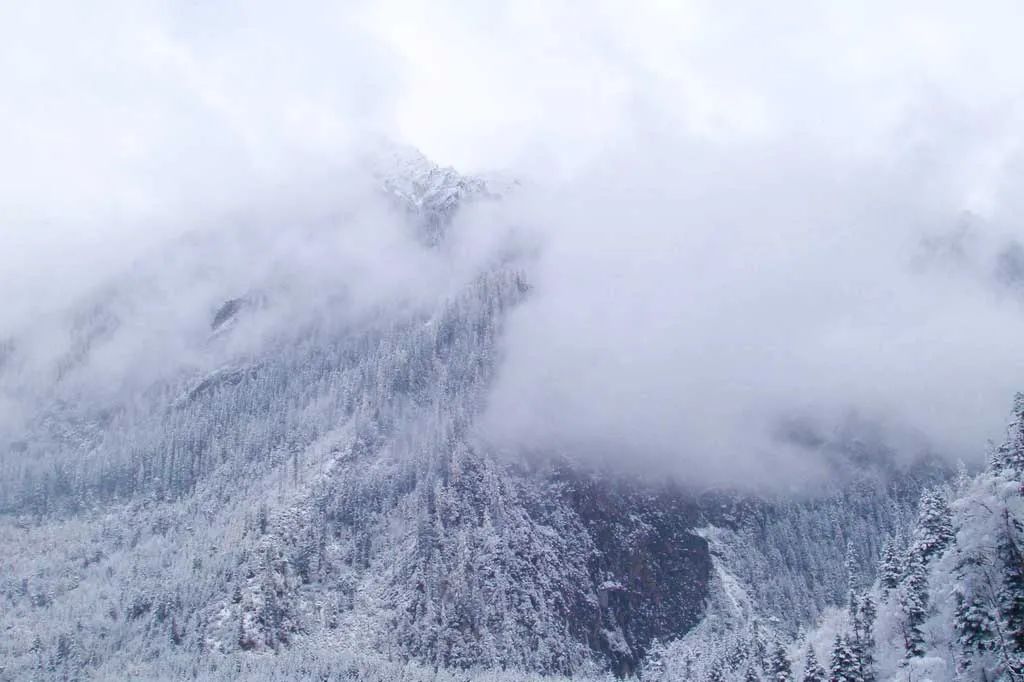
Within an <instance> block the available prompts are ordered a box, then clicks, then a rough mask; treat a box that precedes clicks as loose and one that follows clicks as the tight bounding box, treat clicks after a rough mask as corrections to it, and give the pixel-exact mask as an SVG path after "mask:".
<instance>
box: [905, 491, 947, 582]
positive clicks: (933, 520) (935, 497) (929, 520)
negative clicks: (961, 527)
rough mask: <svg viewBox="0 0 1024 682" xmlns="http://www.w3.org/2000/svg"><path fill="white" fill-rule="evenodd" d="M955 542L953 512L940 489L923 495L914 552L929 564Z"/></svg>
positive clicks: (925, 492)
mask: <svg viewBox="0 0 1024 682" xmlns="http://www.w3.org/2000/svg"><path fill="white" fill-rule="evenodd" d="M952 541H953V512H952V511H951V510H950V508H949V504H948V503H947V502H946V497H945V495H943V493H942V491H940V490H938V489H934V488H933V489H930V490H926V491H924V493H922V494H921V501H920V502H919V504H918V515H917V523H916V525H915V526H914V545H913V551H914V552H916V553H918V554H919V555H920V556H921V559H922V560H923V561H924V562H925V563H926V564H927V563H928V562H930V561H931V560H932V559H933V558H935V557H937V556H939V555H940V554H942V552H943V550H945V549H946V547H948V546H949V543H950V542H952Z"/></svg>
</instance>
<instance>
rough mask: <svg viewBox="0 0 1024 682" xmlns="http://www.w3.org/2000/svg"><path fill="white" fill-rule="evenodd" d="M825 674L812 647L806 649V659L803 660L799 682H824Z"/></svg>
mask: <svg viewBox="0 0 1024 682" xmlns="http://www.w3.org/2000/svg"><path fill="white" fill-rule="evenodd" d="M826 677H827V674H826V673H825V669H824V668H822V667H821V664H820V663H818V657H817V656H815V655H814V647H811V646H808V647H807V658H805V659H804V675H803V677H802V678H801V682H825V680H826Z"/></svg>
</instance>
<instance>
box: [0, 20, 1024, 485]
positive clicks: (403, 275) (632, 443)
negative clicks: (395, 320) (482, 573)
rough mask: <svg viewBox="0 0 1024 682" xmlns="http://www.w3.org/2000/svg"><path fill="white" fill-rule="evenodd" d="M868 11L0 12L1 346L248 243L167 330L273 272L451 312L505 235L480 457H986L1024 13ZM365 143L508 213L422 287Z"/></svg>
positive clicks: (1009, 290) (462, 237)
mask: <svg viewBox="0 0 1024 682" xmlns="http://www.w3.org/2000/svg"><path fill="white" fill-rule="evenodd" d="M859 5H860V6H859V7H857V8H855V7H854V6H853V5H852V4H849V5H846V4H843V5H839V4H835V5H820V6H817V7H816V8H811V7H808V6H807V4H806V3H786V2H783V3H772V4H771V6H770V7H769V6H768V5H767V4H766V5H764V8H763V9H755V8H749V7H748V8H746V9H743V10H740V9H736V8H732V9H730V8H727V7H725V6H723V5H721V4H720V3H712V2H680V3H644V4H641V5H640V6H637V4H636V3H625V2H623V3H619V2H599V3H588V4H587V5H586V8H585V9H584V8H583V6H582V5H580V4H578V3H460V2H442V3H436V2H425V1H423V2H418V1H408V2H405V1H400V0H387V1H385V2H380V3H361V2H355V3H316V2H300V3H295V4H289V5H288V6H287V7H286V6H283V5H278V4H275V3H222V4H218V5H216V6H208V5H205V4H198V5H197V4H181V3H159V2H142V3H90V4H89V6H88V7H86V6H84V5H81V4H80V3H55V2H43V3H32V4H23V5H22V6H17V7H16V6H12V7H8V8H5V9H3V10H0V89H2V91H3V104H2V105H0V129H3V130H4V134H3V135H2V136H0V291H2V292H3V293H4V299H5V304H4V306H3V308H2V309H0V337H6V336H8V335H12V334H15V335H16V334H20V333H22V332H23V331H24V330H25V329H26V328H27V327H30V326H31V324H32V323H33V320H35V319H36V318H37V317H38V316H39V315H40V314H41V313H42V312H49V311H54V310H60V309H61V308H62V307H64V306H68V305H71V304H72V303H73V302H74V301H77V300H79V299H81V298H82V297H83V296H85V295H86V294H88V292H91V291H93V290H94V289H95V287H97V286H100V285H101V284H102V283H103V282H105V281H108V280H109V279H110V278H111V277H113V276H114V275H115V274H117V273H122V272H124V271H125V270H126V269H129V268H130V267H131V266H132V263H142V262H146V261H145V259H146V258H150V259H152V258H154V256H153V254H154V253H155V254H158V255H157V258H158V257H159V254H160V253H161V252H162V249H163V248H164V247H163V245H164V244H168V243H172V242H173V240H175V239H178V238H179V237H180V236H181V235H183V234H186V233H194V234H200V235H206V234H209V233H216V232H217V231H218V230H223V229H224V226H225V225H230V226H231V230H233V232H232V234H243V235H244V234H247V233H246V232H245V231H246V230H250V229H251V230H252V232H251V233H249V234H251V235H252V236H251V238H247V237H243V238H242V243H246V248H245V249H242V250H241V251H238V250H235V251H231V249H232V248H234V247H226V246H225V244H226V243H234V242H231V241H230V240H228V241H227V242H225V241H223V240H218V239H214V238H211V239H210V240H209V242H203V241H202V238H201V239H200V242H199V243H208V244H210V246H209V248H210V249H213V250H214V252H212V253H211V254H208V255H209V257H210V259H211V260H212V261H215V262H218V263H220V264H221V265H225V264H226V265H225V267H223V268H222V270H223V272H224V273H227V274H224V277H225V278H227V279H226V280H225V281H224V282H220V283H218V284H215V285H207V284H203V283H199V284H197V283H196V282H195V281H193V279H192V278H191V276H190V275H187V274H181V278H182V279H181V280H180V281H179V282H177V283H175V282H167V283H165V285H166V286H168V287H174V286H176V285H177V284H180V285H182V291H183V292H185V293H183V294H182V296H181V297H180V298H179V299H178V300H177V302H176V304H175V305H176V307H177V309H180V310H181V311H184V312H181V314H180V315H176V316H172V318H171V319H176V320H182V324H183V325H189V324H200V322H198V320H204V321H205V320H206V319H208V318H207V317H205V316H207V315H208V313H209V308H210V306H211V305H214V304H215V302H216V301H218V300H221V299H219V298H218V297H219V296H221V295H222V294H226V295H234V293H237V292H238V291H244V290H245V288H246V287H247V286H251V285H252V283H253V282H255V281H257V280H259V277H260V276H264V275H266V274H267V273H268V272H271V271H273V270H274V268H279V267H284V268H285V269H290V270H291V271H294V272H297V273H301V274H302V275H303V278H304V279H303V280H302V281H304V282H305V283H306V284H305V286H308V287H309V288H310V289H311V290H312V289H316V288H317V285H318V283H320V282H323V281H327V282H330V281H334V280H335V279H342V280H344V282H345V285H346V286H347V287H349V290H350V293H352V295H353V296H355V298H356V299H358V302H359V303H360V306H362V307H364V308H370V307H372V306H374V305H376V304H377V303H379V302H380V301H381V300H383V299H385V298H386V299H388V300H393V299H402V298H404V297H408V296H410V295H416V296H422V295H423V294H424V292H425V291H428V292H443V291H444V290H445V287H446V286H448V285H449V284H450V283H451V282H452V281H464V280H465V279H466V277H467V276H468V273H469V272H471V271H472V270H473V268H474V267H477V266H479V264H481V263H484V262H487V259H488V257H489V256H490V255H491V250H492V249H495V248H498V247H499V246H501V247H505V246H507V243H506V242H505V241H504V240H505V237H506V235H507V233H508V231H509V230H510V229H511V230H513V231H514V233H515V235H516V239H518V240H519V241H518V242H517V243H518V244H527V245H529V249H530V252H531V254H532V255H531V256H530V258H529V259H528V262H527V265H526V267H527V268H528V270H529V273H528V279H529V280H530V281H531V283H532V286H533V288H532V291H531V293H530V296H529V297H528V300H527V302H526V303H525V304H523V305H522V306H521V308H520V309H518V310H517V311H516V312H515V313H514V314H513V316H512V318H511V319H510V320H509V324H508V327H507V329H506V331H505V338H504V341H503V344H502V347H503V353H504V354H503V358H502V361H501V366H500V371H499V378H498V382H497V385H496V387H495V389H494V392H493V395H492V397H491V400H490V403H489V406H488V412H487V415H486V418H485V419H484V420H483V421H482V423H481V428H480V434H481V436H482V437H484V438H485V439H487V440H488V441H490V442H493V443H495V444H498V445H500V446H501V447H503V448H506V449H508V450H510V451H518V450H520V449H524V448H525V449H531V450H534V449H539V450H550V449H557V450H561V451H568V452H572V453H576V454H579V453H596V456H598V457H601V458H610V459H612V460H615V461H622V462H628V463H632V462H636V463H637V464H638V466H641V467H643V468H644V469H649V468H650V467H651V466H656V467H658V469H657V470H659V471H661V470H666V471H670V472H673V473H680V472H681V473H683V474H685V475H687V476H690V477H691V478H692V479H694V480H699V481H702V482H704V481H715V482H719V481H722V480H726V481H729V480H733V481H740V482H742V481H743V480H744V479H747V480H757V481H759V482H761V481H764V480H788V479H791V478H792V477H793V476H794V475H798V474H818V473H821V471H820V469H821V467H822V466H823V465H822V461H821V460H820V459H819V458H817V457H815V456H814V455H813V454H811V453H810V449H813V448H810V449H809V448H808V446H807V444H808V443H809V442H810V443H813V442H817V441H818V440H819V439H822V438H824V439H828V438H830V437H832V435H833V434H835V433H837V432H838V431H841V430H842V429H844V428H847V427H848V426H849V425H850V424H851V423H858V424H870V425H871V427H872V428H873V429H875V430H876V432H877V433H880V434H881V436H882V437H883V438H884V439H885V440H886V441H887V442H889V443H890V444H892V445H893V446H896V447H898V448H899V449H901V450H902V451H905V452H909V453H913V452H919V451H922V450H934V451H937V452H940V453H943V454H945V455H947V456H949V457H953V458H955V457H963V458H967V459H970V458H977V457H980V456H981V455H982V454H983V451H984V447H985V442H986V440H987V439H989V438H992V439H998V438H999V437H1000V436H1001V427H1002V423H1003V420H1004V414H1005V413H1006V411H1007V409H1008V407H1009V404H1010V399H1011V396H1012V394H1013V392H1014V391H1015V390H1020V389H1024V355H1022V354H1021V352H1020V347H1021V342H1022V340H1024V247H1022V246H1021V245H1022V244H1024V222H1022V220H1024V201H1022V200H1021V198H1020V195H1019V191H1018V189H1017V188H1019V187H1020V185H1021V180H1022V179H1024V167H1022V164H1021V161H1022V157H1021V142H1022V139H1021V135H1022V133H1021V131H1022V130H1024V128H1022V123H1024V101H1022V96H1024V75H1021V73H1020V69H1019V65H1020V64H1021V63H1022V62H1024V48H1021V47H1020V46H1019V40H1018V39H1017V36H1016V31H1017V28H1018V27H1019V26H1020V22H1021V19H1024V10H1021V9H1020V8H1019V7H1018V6H1017V3H1012V2H1006V3H1003V2H998V1H995V0H993V1H991V2H983V3H975V4H973V5H971V6H967V5H966V4H964V3H954V2H948V3H941V2H940V3H934V2H933V3H923V2H922V3H916V2H912V3H904V4H903V5H902V7H901V8H900V9H894V8H892V7H891V6H890V5H889V4H888V3H860V4H859ZM381 139H386V140H392V141H395V142H397V143H403V144H409V145H412V146H413V147H416V148H418V149H420V150H421V151H423V152H424V153H425V154H426V155H427V156H428V157H430V158H432V159H433V160H434V161H436V162H438V163H441V164H443V165H454V166H455V167H456V168H458V169H459V170H463V171H466V172H480V173H486V172H490V171H500V172H501V173H502V175H503V176H505V177H515V178H518V179H519V180H520V181H521V184H520V186H519V187H518V189H516V190H515V191H513V192H511V193H509V194H508V196H506V197H505V199H504V200H503V201H502V203H501V205H500V207H489V208H488V210H486V211H470V212H468V213H465V214H464V215H462V216H461V217H460V218H459V220H458V221H457V224H456V225H455V226H453V232H452V240H453V243H452V244H450V245H448V248H447V250H446V251H445V252H444V255H443V257H442V256H438V257H435V256H433V255H425V254H424V253H421V252H420V251H418V250H417V249H420V248H422V247H419V246H416V245H415V244H414V243H413V242H412V241H410V240H407V239H406V238H405V237H403V236H401V235H399V234H398V233H397V232H396V225H397V222H396V219H395V216H393V215H391V214H390V213H388V211H387V209H386V208H383V207H378V206H374V207H372V208H367V206H366V205H365V203H366V202H367V201H369V200H368V199H367V197H368V196H370V195H371V194H372V192H368V191H363V190H365V189H366V188H365V187H362V185H361V184H360V183H365V182H366V177H367V174H366V173H364V172H363V171H362V170H361V169H362V167H363V166H362V164H364V163H367V162H366V161H365V160H366V159H367V158H371V157H372V156H373V151H372V150H373V149H375V148H377V147H376V145H377V144H378V142H377V141H378V140H381ZM356 185H359V187H360V188H361V189H354V186H356ZM351 215H357V216H358V219H352V220H348V219H347V218H346V219H344V220H343V218H344V217H345V216H351ZM342 223H344V224H345V225H346V226H347V227H346V230H345V231H343V232H341V233H338V234H336V235H334V236H332V237H330V238H329V239H328V240H327V241H324V240H323V239H322V238H321V237H317V238H315V239H314V238H310V240H308V241H307V240H306V239H307V237H308V235H309V233H310V231H311V230H312V232H313V233H316V234H320V235H322V230H323V229H324V226H331V225H338V224H342ZM239 231H240V232H239ZM279 231H280V232H281V233H282V234H277V233H278V232H279ZM332 234H333V233H332ZM303 235H305V236H303ZM204 238H205V237H204ZM309 244H313V246H312V247H309V246H308V245H309ZM304 245H305V246H304ZM325 245H326V248H325ZM218 249H221V250H223V251H218ZM224 249H226V250H224ZM247 249H248V250H247ZM255 253H259V254H260V259H262V260H259V262H258V263H257V264H256V266H255V269H256V270H258V272H257V273H254V272H253V269H252V268H250V267H249V265H250V263H251V262H252V258H253V254H255ZM140 258H142V259H143V260H141V261H140V260H139V259H140ZM282 263H285V265H283V266H282V265H281V264H282ZM339 273H340V274H339ZM187 292H191V293H187ZM193 304H194V305H193ZM190 310H194V311H195V313H194V314H195V315H196V317H195V319H192V318H190V317H189V314H191V313H189V312H188V311H190ZM161 319H163V320H166V319H167V318H166V317H162V318H161ZM204 323H205V322H204ZM148 329H149V332H147V333H150V332H152V327H149V328H148ZM156 336H159V338H162V339H165V340H166V336H165V335H159V334H158V335H156ZM148 338H151V337H146V336H140V337H139V339H143V340H144V339H148ZM154 338H155V336H154ZM140 343H142V342H141V341H140ZM145 343H149V341H146V342H145ZM147 347H148V346H145V344H144V343H143V344H142V345H140V346H139V347H138V348H136V349H135V350H134V351H133V353H134V354H127V355H125V354H120V355H117V354H115V355H114V356H113V357H112V358H108V359H107V362H108V363H111V362H113V363H115V364H116V362H117V361H118V358H124V357H131V358H136V359H138V358H142V357H143V356H144V355H145V354H146V352H148V351H147V350H146V348H147ZM161 348H162V349H163V350H165V351H166V350H168V349H170V346H161ZM182 352H184V351H182ZM106 367H107V368H108V369H110V370H111V371H116V368H114V367H111V366H110V365H109V364H108V365H106ZM12 409H13V408H12Z"/></svg>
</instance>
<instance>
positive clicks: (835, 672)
mask: <svg viewBox="0 0 1024 682" xmlns="http://www.w3.org/2000/svg"><path fill="white" fill-rule="evenodd" d="M830 668H831V673H830V674H829V676H828V680H829V682H860V673H859V672H858V670H857V660H856V659H855V658H854V655H853V651H851V650H850V642H849V640H847V638H846V637H844V636H843V635H840V634H837V635H836V638H835V641H834V642H833V643H832V661H831V666H830Z"/></svg>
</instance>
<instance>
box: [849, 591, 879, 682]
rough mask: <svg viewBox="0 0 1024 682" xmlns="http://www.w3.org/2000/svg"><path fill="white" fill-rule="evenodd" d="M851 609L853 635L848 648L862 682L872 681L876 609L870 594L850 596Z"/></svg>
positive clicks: (873, 677)
mask: <svg viewBox="0 0 1024 682" xmlns="http://www.w3.org/2000/svg"><path fill="white" fill-rule="evenodd" d="M851 601H852V602H853V610H852V611H851V614H850V616H851V618H852V620H853V637H852V638H851V640H850V648H851V650H852V652H853V656H854V658H855V659H856V661H857V671H858V673H859V674H860V678H861V680H863V682H873V680H874V679H875V673H874V668H875V638H874V627H875V618H876V617H877V609H876V608H875V602H874V600H872V599H871V595H870V594H864V595H862V596H860V597H857V596H853V597H851Z"/></svg>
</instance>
